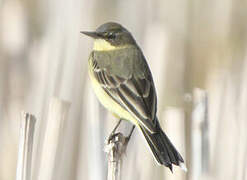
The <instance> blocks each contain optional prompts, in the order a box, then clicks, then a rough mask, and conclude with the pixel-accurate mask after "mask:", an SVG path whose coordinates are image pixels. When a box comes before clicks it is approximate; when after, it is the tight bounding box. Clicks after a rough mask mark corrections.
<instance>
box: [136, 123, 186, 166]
mask: <svg viewBox="0 0 247 180" xmlns="http://www.w3.org/2000/svg"><path fill="white" fill-rule="evenodd" d="M140 129H141V131H142V133H143V134H144V137H145V139H146V140H147V142H148V144H149V146H150V149H151V150H152V152H153V155H154V157H155V159H156V160H157V161H158V163H159V164H162V165H165V166H166V167H169V169H170V170H171V171H172V164H174V165H177V166H181V165H182V164H183V163H184V160H183V158H182V156H181V155H180V154H179V152H178V151H177V150H176V148H175V147H174V146H173V145H172V143H171V141H170V140H169V139H168V137H167V136H166V134H165V133H164V132H163V130H162V129H161V127H160V125H159V122H158V121H157V132H155V133H153V134H152V133H150V132H149V131H148V130H147V129H145V127H143V126H140Z"/></svg>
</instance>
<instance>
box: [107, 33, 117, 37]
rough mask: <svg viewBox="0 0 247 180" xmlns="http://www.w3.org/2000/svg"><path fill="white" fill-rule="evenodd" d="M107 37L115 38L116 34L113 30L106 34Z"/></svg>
mask: <svg viewBox="0 0 247 180" xmlns="http://www.w3.org/2000/svg"><path fill="white" fill-rule="evenodd" d="M107 38H108V39H115V38H116V35H115V34H114V33H113V32H109V33H108V34H107Z"/></svg>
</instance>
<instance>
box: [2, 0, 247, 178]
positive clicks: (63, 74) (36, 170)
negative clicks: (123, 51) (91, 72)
mask: <svg viewBox="0 0 247 180" xmlns="http://www.w3.org/2000/svg"><path fill="white" fill-rule="evenodd" d="M246 19H247V1H245V0H208V1H205V0H172V1H168V0H156V1H154V0H0V180H13V179H15V174H16V162H17V153H18V138H19V126H20V111H21V110H25V111H28V112H30V113H32V114H34V115H35V116H36V118H37V122H36V128H35V135H34V147H33V164H32V179H33V180H36V179H37V180H38V179H39V180H47V179H43V178H42V177H43V176H42V175H43V174H45V173H47V171H48V170H49V172H48V173H50V174H51V176H52V178H51V179H52V180H79V179H85V180H96V179H97V180H101V179H102V180H103V179H104V180H105V179H106V174H107V173H106V172H107V160H106V155H105V153H104V152H103V148H104V141H105V139H106V138H107V136H108V134H109V133H110V131H111V129H112V128H113V126H114V125H115V124H116V123H117V121H116V120H115V118H114V117H113V116H111V115H109V114H107V112H106V111H105V110H104V109H103V108H102V107H101V106H100V105H99V103H98V101H97V100H96V99H95V96H94V94H93V93H92V90H91V87H90V84H89V81H88V80H89V79H88V75H87V59H88V56H89V53H90V50H91V48H92V40H91V39H89V38H88V37H85V36H83V35H82V34H80V33H79V32H80V31H81V30H94V29H95V28H96V27H97V26H99V25H100V24H102V23H105V22H107V21H115V22H119V23H121V24H123V25H124V26H125V27H127V28H128V29H129V30H130V31H131V32H132V34H133V35H134V37H135V38H136V40H137V42H138V44H139V45H140V47H141V48H142V49H143V52H144V55H145V56H146V58H147V61H148V63H149V65H150V68H151V71H152V73H153V77H154V81H155V84H156V88H157V93H158V98H159V100H158V116H159V119H160V121H161V124H162V127H163V128H164V129H165V130H166V132H167V134H168V136H169V137H170V139H171V140H172V141H173V142H174V144H175V146H176V147H177V148H178V149H179V151H180V152H181V154H182V155H183V157H184V158H185V160H186V165H187V167H188V173H184V172H183V171H181V170H180V169H179V168H174V173H173V174H171V173H170V172H169V170H168V169H167V168H164V167H159V166H157V165H156V164H155V162H154V160H153V158H152V156H151V154H150V153H149V151H148V148H147V146H146V144H145V142H144V141H143V138H142V137H141V135H140V133H139V132H138V131H135V132H134V134H133V138H132V139H131V141H130V143H129V146H128V149H127V152H126V155H125V156H124V159H123V168H122V179H123V180H135V179H140V180H149V179H152V180H158V179H166V180H185V179H186V180H204V179H207V180H208V179H209V180H246V179H247V174H246V171H247V138H246V137H247V132H246V127H247V119H246V118H247V21H246ZM52 97H56V98H58V100H64V101H66V102H64V104H65V106H66V108H65V109H67V110H68V109H69V112H68V114H67V116H66V117H65V118H64V121H63V122H62V125H63V126H62V128H59V127H60V125H58V126H59V127H58V128H57V129H56V128H54V130H53V129H52V128H51V126H50V124H51V123H52V122H51V121H52V120H53V119H52V118H49V121H48V120H47V119H48V114H49V113H48V112H49V104H50V102H51V101H52ZM207 102H208V103H207ZM54 123H55V125H56V122H54ZM53 125H54V124H53ZM124 125H126V123H125V124H124ZM126 126H128V125H126ZM47 129H50V131H49V132H50V134H51V136H50V135H49V136H48V135H47V134H46V133H45V132H47ZM123 129H125V130H126V129H128V127H127V128H123ZM53 132H59V134H58V135H57V136H56V138H55V139H56V140H57V141H55V142H54V141H53V138H54V137H53V135H52V133H53ZM45 135H46V136H47V139H46V140H45ZM54 147H55V148H56V153H55V155H54V156H53V155H52V158H44V157H49V156H44V154H49V153H50V152H51V149H50V148H54ZM51 161H52V163H51ZM51 164H52V165H53V166H51ZM48 180H49V179H48Z"/></svg>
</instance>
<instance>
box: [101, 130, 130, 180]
mask: <svg viewBox="0 0 247 180" xmlns="http://www.w3.org/2000/svg"><path fill="white" fill-rule="evenodd" d="M127 143H128V138H127V137H124V136H123V134H121V133H117V134H114V135H113V136H112V137H111V138H110V140H108V141H107V143H106V144H105V152H107V158H108V175H107V177H108V178H107V180H120V179H121V160H122V155H123V154H124V152H125V150H126V147H127Z"/></svg>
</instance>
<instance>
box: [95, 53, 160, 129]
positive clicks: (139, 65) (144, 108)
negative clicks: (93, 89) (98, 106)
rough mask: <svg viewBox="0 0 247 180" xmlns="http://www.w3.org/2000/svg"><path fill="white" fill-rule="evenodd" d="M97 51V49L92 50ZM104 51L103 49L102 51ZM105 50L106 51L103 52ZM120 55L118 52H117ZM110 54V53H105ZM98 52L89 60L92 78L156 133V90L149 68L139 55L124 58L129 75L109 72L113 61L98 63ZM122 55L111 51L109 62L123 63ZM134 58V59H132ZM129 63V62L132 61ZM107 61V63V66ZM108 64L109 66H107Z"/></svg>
mask: <svg viewBox="0 0 247 180" xmlns="http://www.w3.org/2000/svg"><path fill="white" fill-rule="evenodd" d="M95 53H96V52H95ZM101 53H104V52H101ZM105 53H107V52H105ZM117 54H121V52H119V53H117ZM107 56H108V57H109V54H108V55H107ZM100 57H101V56H100V55H99V54H97V55H94V52H93V53H92V56H91V58H90V59H91V61H92V62H91V63H92V66H93V72H94V76H95V78H96V79H97V80H98V82H99V83H100V84H101V86H102V88H103V89H104V91H105V92H106V93H107V94H108V95H109V96H110V97H111V98H112V99H113V100H114V101H116V102H117V103H118V104H119V105H120V106H122V107H123V108H124V109H125V110H127V111H128V112H130V113H131V114H132V115H133V116H134V117H136V119H137V120H139V122H140V123H141V124H142V125H143V126H144V127H146V128H147V129H148V130H149V131H150V132H155V127H156V126H155V124H156V122H155V119H156V118H155V116H156V103H157V100H156V92H155V87H154V84H153V80H152V76H151V73H150V71H149V69H148V66H147V64H146V61H145V59H138V58H144V57H143V55H142V54H140V55H138V54H137V55H136V54H135V56H133V59H130V58H129V57H128V58H129V59H130V61H126V62H125V64H127V65H128V66H129V67H130V68H129V69H128V71H130V70H131V71H130V72H131V73H129V74H128V75H122V74H121V73H118V72H116V71H115V72H112V71H111V69H114V68H115V67H112V66H114V63H109V62H108V63H105V64H103V63H102V62H101V64H100V63H99V62H100V61H102V59H105V58H102V57H101V58H100ZM123 57H124V56H118V59H114V58H115V56H114V55H112V54H111V57H110V58H109V59H108V60H109V61H111V60H112V61H118V62H119V64H124V63H123V62H121V61H125V60H126V59H125V58H123ZM135 61H137V62H135ZM131 63H132V64H131ZM106 64H107V65H106ZM109 64H110V65H109Z"/></svg>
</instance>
